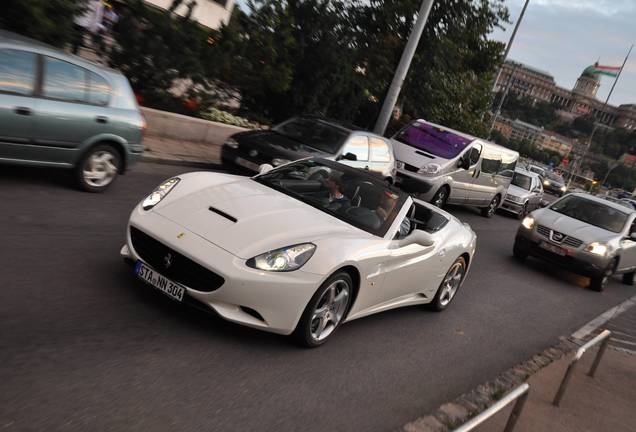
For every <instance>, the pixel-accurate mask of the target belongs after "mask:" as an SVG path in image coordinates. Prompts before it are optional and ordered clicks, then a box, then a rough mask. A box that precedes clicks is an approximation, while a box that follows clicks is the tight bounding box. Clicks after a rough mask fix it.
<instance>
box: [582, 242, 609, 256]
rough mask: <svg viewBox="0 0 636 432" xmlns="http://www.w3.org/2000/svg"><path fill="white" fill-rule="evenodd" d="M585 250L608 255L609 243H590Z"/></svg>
mask: <svg viewBox="0 0 636 432" xmlns="http://www.w3.org/2000/svg"><path fill="white" fill-rule="evenodd" d="M585 252H589V253H592V254H594V255H600V256H605V255H607V245H606V244H603V243H599V242H594V243H590V244H589V245H587V247H586V248H585Z"/></svg>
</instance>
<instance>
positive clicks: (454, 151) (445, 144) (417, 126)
mask: <svg viewBox="0 0 636 432" xmlns="http://www.w3.org/2000/svg"><path fill="white" fill-rule="evenodd" d="M394 139H395V140H396V141H399V142H401V143H403V144H406V145H408V146H411V147H415V148H416V149H419V150H424V151H425V152H428V153H431V154H433V155H435V156H438V157H441V158H444V159H453V158H455V157H457V155H459V154H460V153H461V152H462V151H463V150H464V149H465V148H466V147H467V146H468V144H470V143H471V141H472V140H471V139H468V138H465V137H463V136H461V135H458V134H456V133H454V132H451V131H448V130H445V129H442V128H439V127H437V126H433V125H430V124H427V123H421V122H415V123H413V124H411V125H410V126H407V127H406V128H405V129H403V130H402V131H401V132H399V133H398V134H397V135H396V136H395V137H394Z"/></svg>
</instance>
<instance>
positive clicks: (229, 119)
mask: <svg viewBox="0 0 636 432" xmlns="http://www.w3.org/2000/svg"><path fill="white" fill-rule="evenodd" d="M202 117H203V118H204V119H206V120H210V121H215V122H219V123H224V124H228V125H232V126H240V127H244V128H247V129H256V128H258V125H257V124H256V123H252V122H250V121H249V120H248V119H246V118H244V117H239V116H235V115H233V114H230V113H229V112H227V111H221V110H220V109H217V108H210V110H209V111H208V112H206V113H203V115H202Z"/></svg>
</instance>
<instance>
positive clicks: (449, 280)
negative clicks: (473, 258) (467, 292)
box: [431, 257, 466, 311]
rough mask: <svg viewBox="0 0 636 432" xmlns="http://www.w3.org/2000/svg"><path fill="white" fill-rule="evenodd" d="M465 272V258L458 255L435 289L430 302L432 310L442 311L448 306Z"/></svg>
mask: <svg viewBox="0 0 636 432" xmlns="http://www.w3.org/2000/svg"><path fill="white" fill-rule="evenodd" d="M465 274H466V260H465V259H464V258H463V257H459V258H457V260H455V262H454V263H453V265H452V266H451V267H450V269H448V272H447V273H446V276H444V279H443V280H442V283H441V285H440V286H439V288H438V289H437V293H436V294H435V297H434V298H433V301H432V302H431V307H432V308H433V310H436V311H443V310H444V309H446V308H447V307H448V305H449V304H450V303H451V301H453V299H454V298H455V294H457V291H459V287H460V286H461V285H462V282H463V281H464V275H465Z"/></svg>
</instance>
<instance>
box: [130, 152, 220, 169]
mask: <svg viewBox="0 0 636 432" xmlns="http://www.w3.org/2000/svg"><path fill="white" fill-rule="evenodd" d="M141 162H149V163H156V164H160V165H175V166H186V167H193V168H204V169H213V170H227V167H224V166H223V165H222V164H221V163H217V162H201V161H193V160H182V159H169V158H162V157H157V156H149V155H146V154H144V155H143V156H142V157H141Z"/></svg>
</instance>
